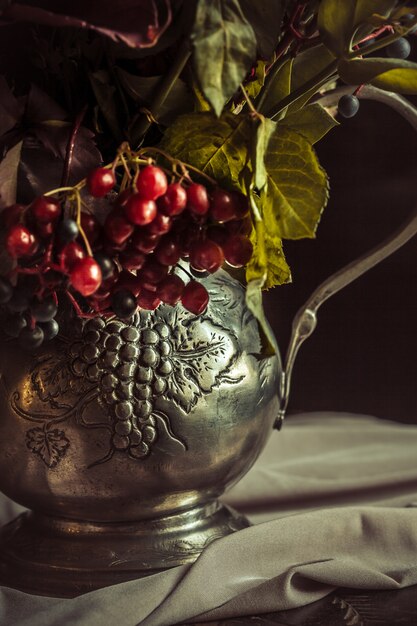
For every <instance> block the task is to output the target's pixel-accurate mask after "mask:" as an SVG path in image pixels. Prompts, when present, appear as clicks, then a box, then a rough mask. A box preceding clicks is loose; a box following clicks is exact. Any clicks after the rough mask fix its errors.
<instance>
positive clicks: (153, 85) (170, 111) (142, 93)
mask: <svg viewBox="0 0 417 626" xmlns="http://www.w3.org/2000/svg"><path fill="white" fill-rule="evenodd" d="M117 75H118V77H119V79H120V82H121V84H122V85H123V88H124V89H125V90H126V92H127V93H128V94H129V96H130V97H131V98H132V99H133V100H135V101H136V102H140V103H141V104H143V105H150V104H151V103H152V100H153V98H154V96H155V91H156V90H157V89H158V87H159V84H160V82H161V76H136V75H135V74H130V73H129V72H126V70H123V69H121V68H117ZM193 104H194V103H193V98H192V94H191V93H190V91H189V90H188V87H187V85H186V83H185V82H184V81H183V80H181V79H177V80H176V81H175V82H174V83H173V85H172V87H171V90H170V92H169V93H168V96H167V97H166V99H165V101H164V102H163V104H162V105H161V107H160V109H159V111H158V119H157V121H158V122H160V123H162V124H169V123H170V122H172V121H173V120H174V119H175V118H176V117H177V116H178V115H182V114H183V113H188V112H189V111H192V110H193Z"/></svg>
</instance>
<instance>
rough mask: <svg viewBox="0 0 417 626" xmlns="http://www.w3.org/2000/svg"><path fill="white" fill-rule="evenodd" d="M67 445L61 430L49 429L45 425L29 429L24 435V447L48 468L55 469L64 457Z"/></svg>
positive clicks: (68, 443) (67, 441)
mask: <svg viewBox="0 0 417 626" xmlns="http://www.w3.org/2000/svg"><path fill="white" fill-rule="evenodd" d="M69 445H70V442H69V440H68V439H67V437H66V436H65V433H64V431H63V430H59V429H58V428H53V429H49V428H48V426H47V425H46V424H44V425H43V426H40V427H36V428H31V429H30V430H28V431H27V433H26V446H27V447H28V448H29V450H31V451H32V452H33V453H34V454H36V455H37V456H39V457H40V458H41V459H42V461H43V462H44V463H45V465H47V466H48V467H49V468H53V467H55V466H56V465H57V464H58V462H59V461H60V460H61V458H62V457H64V456H65V454H66V451H67V449H68V448H69Z"/></svg>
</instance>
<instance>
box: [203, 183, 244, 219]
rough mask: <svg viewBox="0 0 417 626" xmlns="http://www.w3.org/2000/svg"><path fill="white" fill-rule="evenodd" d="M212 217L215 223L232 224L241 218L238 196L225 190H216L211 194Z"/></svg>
mask: <svg viewBox="0 0 417 626" xmlns="http://www.w3.org/2000/svg"><path fill="white" fill-rule="evenodd" d="M210 216H211V218H212V219H213V220H214V221H215V222H220V223H221V222H230V220H234V219H236V218H237V217H238V216H239V199H238V196H237V194H235V193H233V192H229V191H225V190H224V189H220V188H219V187H218V188H217V189H214V191H213V193H212V194H211V203H210Z"/></svg>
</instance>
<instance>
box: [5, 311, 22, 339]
mask: <svg viewBox="0 0 417 626" xmlns="http://www.w3.org/2000/svg"><path fill="white" fill-rule="evenodd" d="M26 326H27V322H26V319H25V318H24V317H23V315H13V316H11V317H9V318H7V319H6V320H5V321H4V322H3V330H4V332H5V333H6V335H8V336H9V337H18V336H19V335H20V333H21V331H22V330H23V329H24V328H25V327H26Z"/></svg>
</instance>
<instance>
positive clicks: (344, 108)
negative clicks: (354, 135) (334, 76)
mask: <svg viewBox="0 0 417 626" xmlns="http://www.w3.org/2000/svg"><path fill="white" fill-rule="evenodd" d="M337 111H338V113H339V115H341V116H342V117H346V118H349V117H353V116H354V115H356V113H357V112H358V111H359V100H358V98H357V97H356V96H353V95H346V96H342V97H341V98H340V100H339V102H338V105H337Z"/></svg>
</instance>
